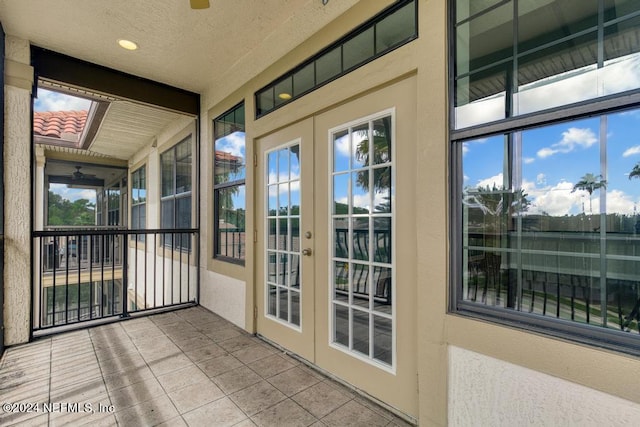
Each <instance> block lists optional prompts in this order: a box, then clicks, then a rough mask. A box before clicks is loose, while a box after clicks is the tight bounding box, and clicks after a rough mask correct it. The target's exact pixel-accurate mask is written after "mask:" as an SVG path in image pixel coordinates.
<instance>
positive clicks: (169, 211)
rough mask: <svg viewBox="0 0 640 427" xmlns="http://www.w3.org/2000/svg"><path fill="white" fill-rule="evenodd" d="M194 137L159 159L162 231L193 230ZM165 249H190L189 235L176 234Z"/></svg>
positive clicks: (168, 237)
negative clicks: (168, 247)
mask: <svg viewBox="0 0 640 427" xmlns="http://www.w3.org/2000/svg"><path fill="white" fill-rule="evenodd" d="M191 163H192V159H191V136H188V137H187V138H185V139H184V140H182V141H181V142H180V143H178V144H176V145H175V146H173V147H172V148H170V149H169V150H167V151H165V152H164V153H162V154H161V155H160V164H161V181H162V184H161V187H162V193H161V196H162V197H161V202H160V203H161V209H160V223H161V226H162V228H165V229H174V228H191V180H192V178H191ZM164 242H165V244H166V245H169V246H173V247H174V248H180V249H185V250H187V249H190V248H191V239H190V235H189V234H187V233H184V234H175V235H167V236H165V238H164Z"/></svg>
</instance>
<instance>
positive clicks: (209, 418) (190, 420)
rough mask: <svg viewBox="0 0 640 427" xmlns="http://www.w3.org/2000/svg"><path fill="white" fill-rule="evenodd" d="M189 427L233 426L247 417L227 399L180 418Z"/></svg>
mask: <svg viewBox="0 0 640 427" xmlns="http://www.w3.org/2000/svg"><path fill="white" fill-rule="evenodd" d="M182 417H183V418H184V420H185V421H186V422H187V424H188V425H189V426H216V427H224V426H233V425H235V424H238V423H239V422H241V421H243V420H245V419H246V418H247V416H246V415H245V414H244V412H242V411H241V410H240V409H239V408H238V407H237V406H236V405H235V404H234V403H233V402H232V401H231V399H229V398H228V397H225V398H222V399H218V400H215V401H213V402H211V403H208V404H206V405H204V406H201V407H200V408H198V409H194V410H193V411H191V412H188V413H186V414H184V415H183V416H182Z"/></svg>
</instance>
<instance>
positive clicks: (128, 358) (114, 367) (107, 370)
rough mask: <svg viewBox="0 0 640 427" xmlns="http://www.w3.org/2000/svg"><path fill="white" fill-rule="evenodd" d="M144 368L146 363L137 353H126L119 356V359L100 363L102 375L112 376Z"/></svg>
mask: <svg viewBox="0 0 640 427" xmlns="http://www.w3.org/2000/svg"><path fill="white" fill-rule="evenodd" d="M145 366H147V362H146V361H145V360H144V359H143V358H142V356H140V354H138V353H127V354H123V355H121V357H116V358H113V359H107V360H101V361H100V369H102V373H103V375H112V374H116V373H118V372H124V371H130V370H132V369H135V368H142V367H145Z"/></svg>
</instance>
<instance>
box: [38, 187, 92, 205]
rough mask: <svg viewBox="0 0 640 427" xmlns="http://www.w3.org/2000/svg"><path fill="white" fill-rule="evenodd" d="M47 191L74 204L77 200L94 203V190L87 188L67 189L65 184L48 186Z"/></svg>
mask: <svg viewBox="0 0 640 427" xmlns="http://www.w3.org/2000/svg"><path fill="white" fill-rule="evenodd" d="M49 190H50V191H51V192H52V193H54V194H57V195H59V196H61V197H62V198H63V199H66V200H69V201H71V202H75V201H76V200H79V199H86V200H89V202H90V203H94V204H95V202H96V190H94V189H89V188H69V187H68V186H67V185H66V184H49Z"/></svg>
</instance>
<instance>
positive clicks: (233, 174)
mask: <svg viewBox="0 0 640 427" xmlns="http://www.w3.org/2000/svg"><path fill="white" fill-rule="evenodd" d="M213 129H214V135H215V136H214V137H215V141H214V152H213V156H214V162H213V163H214V169H213V170H214V182H213V200H214V211H215V215H214V235H215V237H214V239H215V240H214V256H215V257H216V258H220V259H224V260H227V261H230V262H238V263H244V258H245V215H246V211H245V170H246V159H245V157H246V152H245V133H244V103H242V104H240V105H238V106H236V107H234V108H232V109H231V110H230V111H227V112H226V113H224V114H223V115H221V116H220V117H218V118H216V119H215V120H214V121H213Z"/></svg>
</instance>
